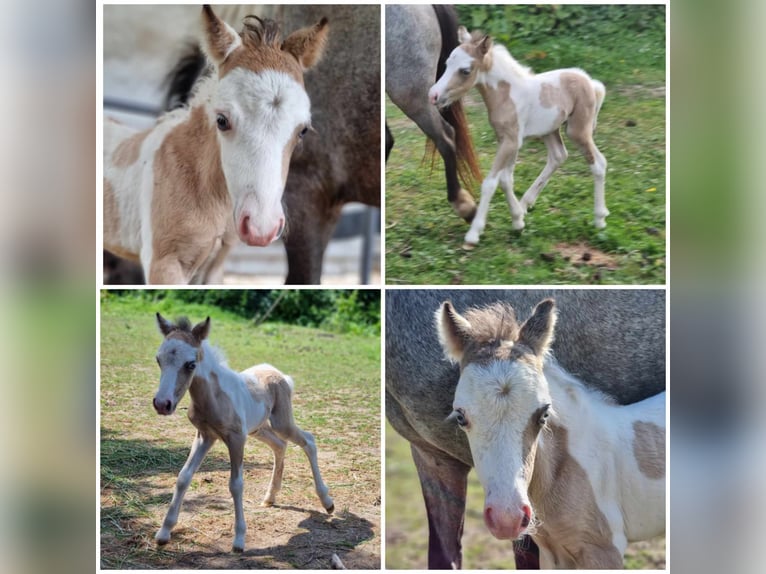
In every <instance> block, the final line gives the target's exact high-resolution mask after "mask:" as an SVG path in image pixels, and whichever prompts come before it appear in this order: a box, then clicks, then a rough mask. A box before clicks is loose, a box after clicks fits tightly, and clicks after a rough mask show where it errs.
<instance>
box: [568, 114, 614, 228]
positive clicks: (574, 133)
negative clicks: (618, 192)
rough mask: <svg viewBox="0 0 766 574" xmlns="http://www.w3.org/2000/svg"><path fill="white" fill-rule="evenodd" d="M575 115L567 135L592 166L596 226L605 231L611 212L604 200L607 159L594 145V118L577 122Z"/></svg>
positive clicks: (583, 118) (569, 124)
mask: <svg viewBox="0 0 766 574" xmlns="http://www.w3.org/2000/svg"><path fill="white" fill-rule="evenodd" d="M574 118H575V116H574V114H573V115H572V117H571V118H570V120H569V123H568V124H567V134H568V135H569V137H570V138H572V141H574V142H575V143H576V144H577V147H578V148H579V149H580V151H581V152H582V154H583V156H585V161H586V162H588V165H589V166H590V171H591V173H592V174H593V187H594V189H593V198H594V208H593V214H594V225H595V226H596V228H597V229H603V228H604V227H606V221H605V219H606V216H607V215H609V210H608V209H607V208H606V200H605V199H604V179H605V178H606V158H605V157H604V155H603V154H602V153H601V152H600V151H599V150H598V148H597V147H596V144H595V143H593V127H592V126H593V123H592V122H593V118H592V116H585V117H582V118H577V121H575V119H574Z"/></svg>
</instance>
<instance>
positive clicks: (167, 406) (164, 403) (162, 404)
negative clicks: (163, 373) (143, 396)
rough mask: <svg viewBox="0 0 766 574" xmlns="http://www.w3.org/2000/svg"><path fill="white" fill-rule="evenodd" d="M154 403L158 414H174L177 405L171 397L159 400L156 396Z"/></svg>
mask: <svg viewBox="0 0 766 574" xmlns="http://www.w3.org/2000/svg"><path fill="white" fill-rule="evenodd" d="M152 405H154V410H155V411H157V414H158V415H163V416H167V415H172V414H173V411H174V410H175V405H174V404H173V401H171V400H170V399H165V400H158V399H157V397H154V400H153V401H152Z"/></svg>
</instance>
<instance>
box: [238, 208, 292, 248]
mask: <svg viewBox="0 0 766 574" xmlns="http://www.w3.org/2000/svg"><path fill="white" fill-rule="evenodd" d="M284 229H285V218H284V217H280V218H279V221H278V223H277V225H276V226H275V227H274V228H273V229H272V230H271V231H269V232H267V233H265V234H263V233H260V232H259V230H257V229H256V227H255V225H253V222H252V219H251V218H250V215H249V214H246V213H244V214H242V216H241V217H240V219H239V222H238V223H237V234H238V235H239V238H240V239H241V240H242V241H243V242H244V243H247V244H248V245H250V246H257V247H266V246H267V245H269V244H271V243H272V242H274V241H276V240H277V239H279V238H280V237H281V236H282V232H283V231H284Z"/></svg>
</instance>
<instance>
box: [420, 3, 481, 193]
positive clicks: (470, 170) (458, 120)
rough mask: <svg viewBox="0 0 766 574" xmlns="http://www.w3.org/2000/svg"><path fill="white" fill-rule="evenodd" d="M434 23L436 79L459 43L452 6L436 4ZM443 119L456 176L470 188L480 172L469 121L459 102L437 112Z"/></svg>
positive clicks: (432, 149) (433, 157) (434, 148)
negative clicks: (450, 135) (451, 137)
mask: <svg viewBox="0 0 766 574" xmlns="http://www.w3.org/2000/svg"><path fill="white" fill-rule="evenodd" d="M433 9H434V12H435V13H436V20H437V21H438V22H439V30H440V32H441V36H442V49H441V53H440V54H439V60H438V62H437V64H436V78H434V82H435V81H436V80H438V79H439V78H440V77H441V75H442V74H443V73H444V70H445V69H446V67H447V58H448V57H449V55H450V54H451V53H452V50H454V49H455V48H457V47H458V46H459V45H460V43H459V42H458V38H457V28H458V19H457V12H456V11H455V7H454V6H451V5H442V4H435V5H434V6H433ZM440 113H441V116H442V118H444V120H445V121H446V122H447V123H448V124H449V125H451V126H452V128H453V129H454V130H455V155H456V156H457V173H458V177H459V178H460V180H461V181H462V182H463V185H464V186H465V187H466V188H468V189H471V188H472V187H473V186H474V184H475V183H476V182H477V181H481V179H482V178H481V170H480V169H479V160H478V158H477V157H476V150H475V149H474V147H473V140H472V139H471V134H470V132H469V131H468V120H467V119H466V117H465V111H464V110H463V105H462V103H461V102H460V101H457V102H454V103H453V104H452V105H451V106H449V107H448V108H444V109H442V110H440ZM431 154H432V156H431V158H432V163H433V161H434V160H435V157H436V156H435V154H436V146H434V145H433V142H431Z"/></svg>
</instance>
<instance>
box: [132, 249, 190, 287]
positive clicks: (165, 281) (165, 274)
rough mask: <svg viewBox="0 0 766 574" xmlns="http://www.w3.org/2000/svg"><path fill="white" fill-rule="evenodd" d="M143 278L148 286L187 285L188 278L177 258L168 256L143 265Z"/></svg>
mask: <svg viewBox="0 0 766 574" xmlns="http://www.w3.org/2000/svg"><path fill="white" fill-rule="evenodd" d="M142 265H143V268H144V276H145V277H146V279H147V283H148V284H150V285H187V284H188V283H189V277H188V275H187V274H186V272H185V271H184V270H183V267H182V266H181V262H180V261H179V260H178V258H177V257H175V256H173V255H170V256H165V257H162V258H161V259H151V260H150V261H148V262H146V263H144V262H143V260H142Z"/></svg>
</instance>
